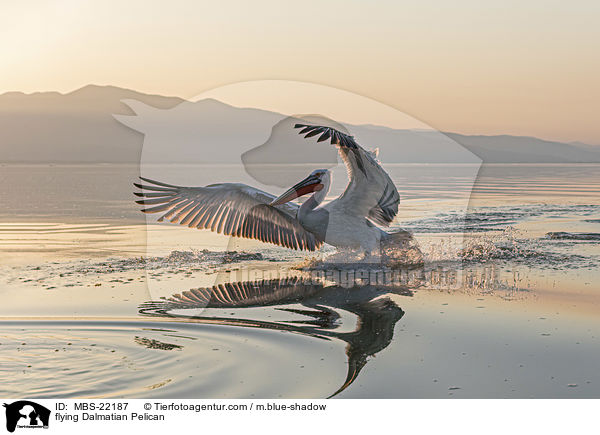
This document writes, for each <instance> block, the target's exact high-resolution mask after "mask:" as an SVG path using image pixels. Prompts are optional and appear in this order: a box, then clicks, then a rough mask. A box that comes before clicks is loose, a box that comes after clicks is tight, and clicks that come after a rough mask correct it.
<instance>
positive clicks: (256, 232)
mask: <svg viewBox="0 0 600 435" xmlns="http://www.w3.org/2000/svg"><path fill="white" fill-rule="evenodd" d="M295 128H300V129H301V130H300V134H304V135H305V137H306V138H310V137H313V136H317V135H319V138H318V140H317V141H318V142H323V141H326V140H328V139H329V140H330V142H331V144H333V145H336V146H337V148H338V151H339V154H340V156H341V158H342V160H343V161H344V163H345V165H346V169H347V172H348V178H349V180H350V181H349V183H348V186H347V187H346V190H345V191H344V193H343V194H342V195H340V196H339V197H338V198H336V199H334V200H332V201H330V202H328V203H325V204H323V201H324V200H325V197H326V196H327V193H328V192H329V188H330V185H331V173H330V172H329V171H328V170H327V169H317V170H315V171H313V172H312V173H311V174H310V175H309V176H308V177H306V178H305V179H304V180H302V181H300V182H299V183H297V184H296V185H294V186H293V187H291V188H290V189H289V190H287V191H286V192H284V193H283V194H282V195H280V196H278V197H275V196H274V195H271V194H269V193H267V192H264V191H262V190H259V189H256V188H254V187H251V186H248V185H245V184H240V183H220V184H211V185H208V186H205V187H183V186H175V185H172V184H166V183H162V182H158V181H153V180H150V179H147V178H143V177H140V178H141V179H142V180H143V181H145V182H147V183H149V184H147V185H143V184H138V183H134V184H135V186H136V187H138V188H139V189H141V192H135V195H137V196H140V197H143V198H144V199H142V200H138V201H136V202H137V203H138V204H142V205H145V206H151V207H147V208H145V209H143V210H142V211H143V212H145V213H159V212H162V213H164V214H163V215H162V216H161V217H160V218H159V221H163V220H165V219H166V220H169V221H170V222H173V223H180V224H182V225H187V226H189V227H190V228H199V229H210V230H212V231H215V232H218V233H222V234H225V235H231V236H235V237H244V238H251V239H257V240H261V241H263V242H267V243H272V244H275V245H279V246H284V247H287V248H291V249H301V250H310V251H313V250H316V249H318V248H320V247H321V246H322V244H323V243H327V244H329V245H332V246H334V247H336V248H341V249H352V250H359V251H363V252H365V253H366V254H372V253H375V252H376V250H377V249H379V247H380V246H381V243H382V242H383V241H385V240H388V239H390V236H391V235H390V234H388V233H387V232H385V231H383V230H382V229H380V228H379V227H378V225H379V226H384V227H385V226H389V225H390V223H391V222H392V220H393V219H394V217H395V216H396V214H397V213H398V204H399V202H400V196H399V194H398V191H397V189H396V187H395V185H394V183H393V182H392V180H391V179H390V177H389V175H388V174H387V173H386V172H385V171H384V170H383V168H382V167H381V166H380V165H379V163H378V162H377V160H376V159H375V156H374V154H373V153H371V152H368V151H366V150H365V149H363V148H362V147H361V146H360V145H358V144H357V143H356V141H355V140H354V138H353V137H352V136H349V135H347V134H345V133H342V132H340V131H338V130H336V129H334V128H331V127H326V126H318V125H307V124H296V125H295ZM308 194H312V195H311V196H310V197H309V198H308V199H307V200H306V201H305V202H304V203H303V204H302V205H298V204H295V203H293V202H291V201H293V200H294V199H296V198H299V197H301V196H304V195H308Z"/></svg>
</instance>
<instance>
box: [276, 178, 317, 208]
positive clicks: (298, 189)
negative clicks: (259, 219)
mask: <svg viewBox="0 0 600 435" xmlns="http://www.w3.org/2000/svg"><path fill="white" fill-rule="evenodd" d="M321 189H323V184H321V179H320V178H319V177H317V176H316V175H313V174H311V175H309V176H308V177H306V178H305V179H304V180H302V181H301V182H299V183H298V184H296V185H295V186H294V187H291V188H290V189H288V190H286V191H285V192H283V193H282V194H281V195H280V196H279V197H277V198H275V199H274V200H273V202H271V204H270V205H279V204H285V203H286V202H290V201H291V200H292V199H296V198H299V197H301V196H303V195H306V194H308V193H312V192H317V191H319V190H321Z"/></svg>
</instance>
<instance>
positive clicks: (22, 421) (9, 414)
mask: <svg viewBox="0 0 600 435" xmlns="http://www.w3.org/2000/svg"><path fill="white" fill-rule="evenodd" d="M4 407H5V408H6V430H8V431H9V432H14V431H15V429H16V428H17V427H18V428H26V429H36V428H44V429H47V428H48V423H49V422H50V410H49V409H48V408H46V407H45V406H42V405H40V404H38V403H35V402H32V401H30V400H19V401H17V402H13V403H9V404H7V403H5V404H4Z"/></svg>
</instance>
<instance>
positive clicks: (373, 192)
mask: <svg viewBox="0 0 600 435" xmlns="http://www.w3.org/2000/svg"><path fill="white" fill-rule="evenodd" d="M294 128H300V129H301V130H300V131H299V134H302V135H304V137H305V138H310V137H313V136H318V135H320V136H319V138H318V139H317V142H322V141H326V140H328V139H329V140H330V142H331V144H332V145H336V146H337V148H338V151H339V153H340V156H341V158H342V160H343V161H344V164H345V165H346V169H347V171H348V178H349V179H350V183H348V187H347V188H346V190H345V191H344V193H343V194H342V195H341V196H340V197H339V198H338V199H336V200H335V201H336V202H337V205H338V206H340V207H344V208H346V212H347V213H354V214H361V215H363V216H365V217H366V218H368V219H369V220H371V221H373V222H374V223H376V224H379V225H382V226H389V225H390V224H391V223H392V221H393V220H394V217H395V216H396V214H398V205H399V204H400V195H399V194H398V190H397V189H396V186H395V185H394V182H393V181H392V180H391V178H390V176H389V175H388V174H387V172H385V171H384V170H383V168H382V167H381V166H380V165H379V163H378V162H377V160H376V159H375V156H374V153H371V152H368V151H366V150H365V149H364V148H363V147H361V146H360V145H359V144H358V143H357V142H356V141H355V140H354V137H353V136H350V135H348V134H346V133H342V132H341V131H339V130H336V129H335V128H332V127H326V126H320V125H309V124H296V125H295V126H294Z"/></svg>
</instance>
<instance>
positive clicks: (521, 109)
mask: <svg viewBox="0 0 600 435" xmlns="http://www.w3.org/2000/svg"><path fill="white" fill-rule="evenodd" d="M0 12H1V13H0V56H1V59H2V60H1V62H0V93H3V92H6V91H23V92H34V91H49V90H52V91H59V92H69V91H72V90H75V89H77V88H79V87H81V86H84V85H86V84H90V83H94V84H110V85H115V86H121V87H126V88H131V89H135V90H139V91H142V92H148V93H159V94H164V95H177V96H181V97H184V98H192V97H194V96H196V95H198V94H201V93H203V92H205V91H207V90H210V89H211V88H214V87H217V86H222V85H225V84H230V83H235V82H239V81H246V80H264V79H287V80H297V81H306V82H312V83H317V84H322V85H328V86H332V87H336V88H340V89H344V90H348V91H351V92H354V93H357V94H360V95H364V96H367V97H370V98H373V99H375V100H378V101H380V102H382V103H385V104H387V105H390V106H392V107H394V108H396V109H398V110H401V111H403V112H405V113H406V114H408V115H410V116H411V117H414V118H417V119H419V120H421V121H423V122H424V123H425V124H427V125H430V126H432V127H434V128H436V129H439V130H444V131H454V132H459V133H466V134H515V135H528V136H537V137H540V138H544V139H552V140H560V141H567V142H568V141H583V142H587V143H591V144H600V122H598V116H599V114H600V79H599V78H600V26H598V21H599V18H600V2H598V1H574V2H565V1H551V0H546V1H534V0H530V1H527V2H522V1H510V0H503V1H494V0H492V1H485V2H481V1H476V0H456V1H453V2H448V1H426V0H425V1H423V0H420V1H379V2H369V3H367V2H360V1H326V2H324V1H302V2H289V3H286V4H284V3H283V2H280V1H253V2H243V1H219V2H217V1H212V2H197V1H181V0H180V1H177V0H171V1H168V2H167V1H164V2H158V1H156V2H152V1H147V0H144V1H141V0H140V1H137V0H136V1H128V2H116V1H95V2H92V1H81V0H77V1H38V2H35V1H25V2H4V3H3V4H2V6H1V10H0Z"/></svg>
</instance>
